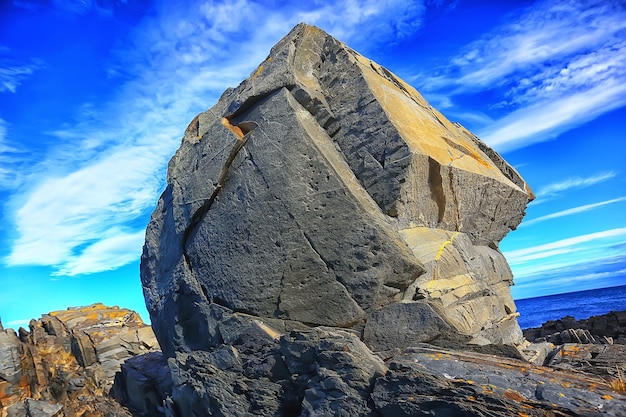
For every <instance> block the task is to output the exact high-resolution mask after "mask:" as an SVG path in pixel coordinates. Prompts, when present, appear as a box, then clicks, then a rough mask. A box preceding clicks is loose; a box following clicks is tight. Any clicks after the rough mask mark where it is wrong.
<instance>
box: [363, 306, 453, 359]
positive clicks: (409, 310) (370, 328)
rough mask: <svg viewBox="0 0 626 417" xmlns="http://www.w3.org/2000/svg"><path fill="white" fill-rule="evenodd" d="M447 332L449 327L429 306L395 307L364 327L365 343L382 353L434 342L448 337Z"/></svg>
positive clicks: (378, 313)
mask: <svg viewBox="0 0 626 417" xmlns="http://www.w3.org/2000/svg"><path fill="white" fill-rule="evenodd" d="M389 323H393V325H392V326H390V325H389ZM448 332H450V326H449V325H448V324H447V323H446V322H445V321H444V320H443V319H442V318H441V317H440V316H439V315H438V314H437V313H435V311H434V310H433V308H432V307H431V306H430V305H429V304H427V303H425V302H406V303H394V304H390V305H388V306H385V307H382V308H381V309H379V310H376V311H374V312H373V313H372V314H371V316H370V318H369V319H368V320H367V324H366V325H365V331H364V334H363V341H364V342H365V343H367V345H368V346H370V347H371V348H372V349H373V350H374V351H379V350H388V349H393V348H404V347H409V346H415V345H416V344H418V343H424V342H431V341H433V340H436V339H438V338H441V337H445V335H446V334H447V333H448Z"/></svg>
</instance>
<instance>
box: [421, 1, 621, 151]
mask: <svg viewBox="0 0 626 417" xmlns="http://www.w3.org/2000/svg"><path fill="white" fill-rule="evenodd" d="M624 30H626V7H625V6H624V3H623V2H605V1H600V0H596V1H582V0H581V1H570V0H566V1H539V2H536V3H534V4H532V5H530V6H529V7H527V8H524V9H520V10H516V11H515V12H514V13H513V14H511V15H510V16H509V18H508V20H507V22H506V23H505V24H503V25H501V26H499V27H496V28H495V29H494V30H492V31H491V32H489V33H487V34H486V35H484V36H483V37H482V38H481V39H478V40H476V41H474V42H472V43H470V44H468V45H467V46H466V47H465V48H464V50H463V51H462V52H461V53H460V54H459V55H458V56H457V57H456V58H454V59H453V60H452V61H451V63H450V64H449V65H448V66H447V67H444V68H441V69H440V70H439V72H438V74H437V75H436V76H422V77H420V76H418V77H417V80H420V81H416V82H418V83H419V84H423V85H424V86H426V88H431V89H433V90H434V92H435V93H436V92H438V91H442V92H445V93H447V94H449V95H455V94H466V93H475V92H481V91H490V94H492V95H494V96H495V97H499V98H496V101H494V103H492V109H494V110H496V109H497V112H495V111H494V113H498V114H502V113H503V112H504V115H503V116H499V118H497V119H496V121H495V122H494V123H493V124H489V125H483V126H484V127H483V128H482V129H478V133H479V136H480V137H482V138H483V139H484V140H485V141H486V142H487V143H488V144H490V145H491V146H493V147H495V148H496V149H498V150H499V151H501V152H506V151H511V150H514V149H519V148H522V147H525V146H528V145H530V144H532V143H536V142H539V141H543V140H547V139H550V138H552V137H555V136H556V135H558V134H560V133H562V132H564V131H566V130H569V129H571V128H573V127H575V126H578V125H580V124H582V123H585V122H587V121H589V120H592V119H594V118H596V117H598V116H600V115H601V114H604V113H606V112H608V111H611V110H614V109H616V108H619V107H623V106H624V105H626V41H624V36H623V33H624ZM494 93H495V94H494ZM498 95H499V96H498Z"/></svg>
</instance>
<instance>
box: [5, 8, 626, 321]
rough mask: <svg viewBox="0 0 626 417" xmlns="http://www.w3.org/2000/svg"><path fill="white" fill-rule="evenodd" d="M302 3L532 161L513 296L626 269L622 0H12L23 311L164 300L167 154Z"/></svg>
mask: <svg viewBox="0 0 626 417" xmlns="http://www.w3.org/2000/svg"><path fill="white" fill-rule="evenodd" d="M295 3H298V4H297V5H296V4H295ZM301 21H304V22H307V23H310V24H314V25H317V26H319V27H321V28H322V29H324V30H326V31H328V32H329V33H330V34H332V35H334V36H335V37H337V38H339V39H340V40H342V41H344V42H346V43H347V44H348V45H350V46H351V47H352V48H354V49H356V50H357V51H359V52H361V53H362V54H364V55H365V56H367V57H369V58H371V59H373V60H375V61H377V62H378V63H380V64H381V65H384V66H385V67H387V68H388V69H390V70H391V71H393V72H395V73H396V74H398V75H399V76H400V77H401V78H403V79H405V80H406V81H408V82H409V83H411V84H412V85H413V86H415V87H416V88H417V89H418V90H419V91H420V92H421V93H422V94H423V95H424V96H425V97H426V99H427V100H429V101H430V102H431V104H432V105H433V106H435V107H436V108H438V109H439V110H440V111H442V112H443V113H444V114H445V115H446V116H447V117H448V118H449V119H450V120H452V121H458V122H460V123H461V124H463V125H465V126H466V127H467V128H469V129H470V130H472V131H473V132H474V133H476V134H477V135H478V136H479V137H481V138H482V139H483V140H485V141H486V142H487V143H488V144H489V145H491V146H492V147H494V148H495V149H496V150H498V151H499V152H500V153H501V154H502V155H503V156H504V157H505V159H507V160H508V161H509V162H510V163H511V164H512V165H513V166H515V167H516V168H517V169H518V171H520V173H521V174H522V175H523V176H524V178H525V179H526V180H527V182H528V183H529V184H530V186H531V187H532V188H533V190H534V191H535V193H536V195H537V199H536V201H535V202H533V203H532V204H531V205H530V206H529V207H528V210H527V216H526V219H525V221H524V222H523V223H522V225H521V226H520V227H519V228H518V230H517V231H515V232H513V233H510V234H509V235H508V236H507V237H506V238H505V240H504V241H503V242H502V244H501V246H500V248H501V250H502V251H503V252H504V253H505V255H506V256H507V259H508V260H509V262H510V264H511V268H512V270H513V272H514V274H515V281H516V286H515V287H514V288H513V295H514V297H516V298H527V297H532V296H539V295H547V294H554V293H561V292H570V291H577V290H581V289H588V288H599V287H609V286H615V285H624V284H626V215H625V214H624V213H626V184H625V180H624V170H625V169H626V163H625V162H626V140H625V139H626V138H624V136H625V133H626V5H625V4H624V2H622V1H572V0H564V1H556V0H554V1H536V2H533V1H517V2H514V1H507V2H502V1H495V0H493V1H463V0H458V1H452V2H446V1H437V0H435V1H425V2H424V1H422V2H420V1H403V0H364V1H337V2H331V1H327V2H326V1H310V2H287V1H278V0H276V1H267V2H261V1H250V0H233V1H228V2H220V1H188V2H171V1H151V0H139V1H133V0H19V1H18V0H14V1H8V0H7V1H3V2H1V3H0V204H1V206H0V216H1V219H0V287H1V288H2V289H1V291H0V316H1V317H2V321H3V323H4V324H5V326H14V327H15V326H19V325H25V324H27V321H28V319H30V318H37V317H39V316H40V315H41V314H42V313H45V312H48V311H51V310H56V309H64V308H66V307H68V306H75V305H85V304H90V303H93V302H98V301H101V302H104V303H107V304H113V305H120V306H123V307H128V308H132V309H135V310H137V311H138V312H140V314H141V315H142V316H143V317H144V319H146V320H147V319H148V316H147V313H146V310H145V306H144V305H143V296H142V292H141V287H140V282H139V257H140V254H141V247H142V244H143V238H144V228H145V226H146V224H147V222H148V219H149V215H150V213H151V212H152V210H153V208H154V206H155V204H156V201H157V199H158V196H159V194H160V192H161V191H162V189H163V188H164V185H165V171H166V167H167V162H168V160H169V158H170V157H171V156H172V154H173V153H174V152H175V150H176V149H177V147H178V145H179V143H180V140H181V138H182V135H183V132H184V129H185V127H186V126H187V124H188V123H189V121H190V120H191V119H192V118H193V117H194V116H195V115H196V114H197V113H199V112H201V111H204V110H206V109H207V108H209V107H210V106H212V105H213V104H214V103H215V101H216V100H217V99H218V98H219V96H220V95H221V93H222V92H223V90H224V89H226V88H227V87H228V86H236V85H237V84H238V83H239V82H240V81H241V80H243V79H244V78H246V77H247V75H248V74H249V73H250V72H251V71H252V70H253V69H254V68H255V67H256V66H257V65H258V64H259V63H260V62H261V61H262V60H263V59H264V58H265V57H266V55H267V54H268V52H269V49H270V47H271V46H272V45H273V44H274V43H275V42H276V41H278V40H279V39H280V38H281V37H282V36H284V35H285V34H286V33H287V32H288V31H289V30H290V29H291V27H292V26H294V25H295V24H297V23H298V22H301Z"/></svg>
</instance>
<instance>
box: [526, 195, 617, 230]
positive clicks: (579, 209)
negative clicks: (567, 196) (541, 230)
mask: <svg viewBox="0 0 626 417" xmlns="http://www.w3.org/2000/svg"><path fill="white" fill-rule="evenodd" d="M622 201H626V197H620V198H614V199H612V200H606V201H601V202H599V203H593V204H585V205H582V206H578V207H572V208H570V209H567V210H561V211H557V212H556V213H551V214H547V215H545V216H541V217H537V218H534V219H530V220H525V221H523V222H522V224H520V225H519V227H525V226H530V225H533V224H536V223H540V222H545V221H546V220H553V219H558V218H559V217H565V216H571V215H573V214H579V213H584V212H587V211H589V210H594V209H596V208H599V207H603V206H606V205H609V204H614V203H619V202H622Z"/></svg>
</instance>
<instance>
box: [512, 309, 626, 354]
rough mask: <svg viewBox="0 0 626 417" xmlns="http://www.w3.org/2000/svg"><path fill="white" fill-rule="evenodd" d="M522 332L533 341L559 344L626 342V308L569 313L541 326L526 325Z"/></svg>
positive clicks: (623, 343) (622, 343) (624, 343)
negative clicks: (597, 313)
mask: <svg viewBox="0 0 626 417" xmlns="http://www.w3.org/2000/svg"><path fill="white" fill-rule="evenodd" d="M523 333H524V337H525V338H526V339H527V340H529V341H531V342H543V341H547V342H550V343H554V344H557V345H562V344H564V343H581V344H587V343H600V344H605V345H612V344H620V345H626V310H622V311H611V312H609V313H607V314H603V315H600V316H592V317H590V318H588V319H583V320H576V319H575V318H574V317H572V316H566V317H563V318H560V319H558V320H549V321H547V322H545V323H543V324H542V325H541V327H533V328H528V329H524V330H523Z"/></svg>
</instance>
